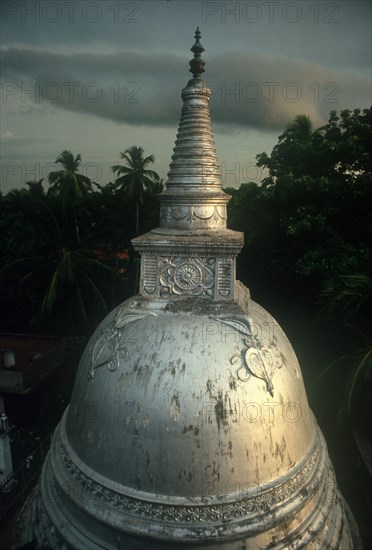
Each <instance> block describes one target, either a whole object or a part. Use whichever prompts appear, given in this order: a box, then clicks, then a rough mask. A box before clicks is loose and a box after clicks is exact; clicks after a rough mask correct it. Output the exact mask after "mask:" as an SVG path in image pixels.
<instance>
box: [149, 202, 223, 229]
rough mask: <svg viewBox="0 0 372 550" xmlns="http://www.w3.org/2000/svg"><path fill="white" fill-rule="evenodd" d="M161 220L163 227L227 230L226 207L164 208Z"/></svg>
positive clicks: (169, 206)
mask: <svg viewBox="0 0 372 550" xmlns="http://www.w3.org/2000/svg"><path fill="white" fill-rule="evenodd" d="M160 219H161V226H162V227H171V228H178V229H180V228H185V229H187V228H190V229H191V228H193V229H197V228H201V229H208V228H209V229H225V228H226V206H216V205H203V206H171V205H168V206H162V207H161V212H160Z"/></svg>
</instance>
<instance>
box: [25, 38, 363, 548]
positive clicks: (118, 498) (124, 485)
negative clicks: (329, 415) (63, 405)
mask: <svg viewBox="0 0 372 550" xmlns="http://www.w3.org/2000/svg"><path fill="white" fill-rule="evenodd" d="M199 39H200V33H198V32H197V33H196V43H195V45H194V46H193V52H194V55H195V58H194V60H193V62H192V63H190V65H191V67H192V71H193V72H194V76H195V78H194V79H192V80H190V81H189V83H188V85H187V86H186V88H185V89H184V90H183V92H182V98H183V102H184V105H183V110H182V115H181V122H180V128H179V132H178V135H177V140H176V146H175V149H174V155H173V157H172V159H173V160H172V163H171V166H170V172H169V179H168V182H167V187H166V190H165V191H164V192H163V193H162V195H161V205H162V207H161V208H162V209H161V216H162V218H161V227H160V228H158V229H155V230H153V231H151V232H150V233H148V234H146V235H143V236H141V237H138V238H136V239H134V241H133V242H134V246H135V247H136V249H137V250H138V251H139V252H140V253H141V282H140V294H139V295H137V296H135V297H133V298H131V299H129V300H127V301H126V302H124V303H123V304H121V305H119V306H118V307H116V308H115V309H114V310H113V311H112V312H111V313H110V314H109V315H108V316H107V317H106V319H104V321H103V322H102V323H101V324H100V326H99V327H98V328H97V330H96V331H95V333H94V334H93V336H92V338H91V339H90V341H89V343H88V345H87V347H86V349H85V351H84V354H83V356H82V358H81V362H80V365H79V369H78V373H77V376H76V381H75V386H74V391H73V396H72V399H71V403H70V405H69V407H68V408H67V410H66V412H65V415H64V417H63V419H62V421H61V422H60V424H59V426H58V428H57V429H56V432H55V434H54V437H53V442H52V446H51V449H50V452H49V454H48V457H47V459H46V461H45V464H44V467H43V471H42V475H41V480H40V484H39V485H38V488H37V491H36V493H35V495H34V497H33V499H32V500H31V504H29V505H28V508H26V511H25V512H24V514H23V517H24V518H26V520H25V529H24V536H23V541H22V542H27V541H28V540H30V539H31V538H32V537H35V538H36V540H37V544H38V548H52V549H57V548H66V550H67V549H72V548H74V549H86V550H98V549H112V550H113V549H118V548H121V549H125V550H145V549H148V548H154V549H157V550H174V549H176V548H183V549H188V548H190V549H191V548H193V549H194V548H195V549H196V548H200V549H201V548H208V549H210V550H213V549H215V550H217V549H224V550H244V549H245V550H261V549H267V550H268V549H277V550H279V549H282V550H284V549H292V550H294V549H300V548H307V549H308V550H317V549H318V550H323V549H324V550H325V549H328V550H336V549H337V550H338V549H344V550H350V549H351V548H353V541H352V539H351V534H350V529H349V524H348V519H347V516H346V514H345V511H344V505H343V500H342V497H341V496H340V494H339V491H338V488H337V484H336V481H335V477H334V473H333V469H332V466H331V464H330V461H329V458H328V453H327V448H326V444H325V442H324V439H323V437H322V435H321V433H320V430H319V428H318V426H317V424H316V421H315V418H314V416H313V414H312V412H311V410H310V408H309V405H308V402H307V397H306V392H305V388H304V384H303V380H302V376H301V370H300V366H299V364H298V361H297V358H296V355H295V353H294V351H293V348H292V346H291V344H290V342H289V341H288V339H287V337H286V336H285V334H284V332H283V330H282V329H281V328H280V326H279V325H278V323H277V322H276V321H275V320H274V319H273V318H272V317H271V315H270V314H269V313H268V312H267V311H265V310H264V309H263V308H262V307H260V306H259V305H258V304H256V303H255V302H254V301H253V300H252V299H251V298H250V295H249V291H248V290H247V289H246V288H245V287H244V286H243V285H242V284H241V283H239V282H237V281H236V277H235V258H236V255H237V254H238V253H239V251H240V249H241V247H242V245H243V236H242V234H241V233H237V232H234V231H231V230H227V229H226V203H227V201H228V198H229V197H228V196H227V195H225V194H224V193H223V191H222V187H221V180H220V177H219V174H218V163H217V158H216V154H215V146H214V140H213V135H212V131H211V124H210V117H209V111H208V101H209V97H210V91H209V90H208V88H207V87H206V85H205V83H204V82H203V81H202V80H201V78H200V74H201V72H203V70H204V61H203V60H202V59H201V57H200V54H201V52H202V49H201V48H202V46H201V45H200V42H199Z"/></svg>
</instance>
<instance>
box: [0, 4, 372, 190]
mask: <svg viewBox="0 0 372 550" xmlns="http://www.w3.org/2000/svg"><path fill="white" fill-rule="evenodd" d="M371 5H372V4H371V2H369V1H365V2H364V1H358V0H357V1H350V0H341V1H337V2H324V1H322V2H316V1H313V0H312V1H309V2H308V1H301V0H298V1H295V2H289V1H288V2H287V1H263V2H244V1H242V2H235V1H232V2H201V1H198V0H195V1H180V0H168V1H165V0H164V1H163V0H162V1H156V0H155V1H154V0H151V1H136V2H126V1H121V0H116V1H115V0H112V1H111V0H107V1H84V0H82V1H78V0H61V1H59V2H57V1H49V0H45V1H6V0H3V1H2V3H1V10H2V11H1V27H2V28H1V30H2V34H1V48H2V50H1V69H2V71H1V115H2V116H1V161H2V169H1V176H2V178H1V180H2V181H1V190H2V192H3V193H6V192H7V191H9V189H11V188H14V187H21V186H22V185H24V183H25V182H26V181H27V180H34V179H39V178H41V177H43V176H44V177H45V176H47V174H48V172H49V171H50V170H53V169H55V165H54V164H53V163H54V161H55V159H56V158H57V156H58V155H59V153H60V152H61V151H63V150H64V149H70V150H71V151H72V152H73V153H74V154H75V155H76V154H77V153H80V154H81V155H82V159H83V160H82V171H83V172H84V173H85V174H86V175H88V176H89V177H91V178H92V179H93V180H95V181H97V182H98V183H101V184H104V183H106V182H108V181H109V180H110V179H111V180H112V179H113V174H112V173H111V172H110V166H111V165H112V164H115V163H117V162H118V161H119V160H120V156H119V155H120V151H124V150H125V149H126V148H128V147H130V146H131V145H139V146H142V147H143V148H144V150H145V153H146V154H147V155H148V154H154V156H155V164H154V166H153V168H154V169H155V170H156V171H158V172H159V174H160V176H161V177H163V178H165V179H166V174H167V171H168V167H169V162H170V160H171V154H172V149H173V146H174V141H175V136H176V132H177V127H178V121H179V117H180V112H181V106H182V101H181V97H180V93H181V89H182V88H183V87H184V86H185V85H186V83H187V81H188V80H189V78H191V74H190V73H188V68H189V65H188V62H189V60H190V59H191V57H192V54H191V52H190V47H191V46H192V44H193V42H194V32H195V28H196V26H199V27H200V30H201V32H202V43H203V46H204V47H205V50H206V51H205V52H204V54H203V57H204V59H205V61H206V72H205V74H204V79H205V81H206V82H207V83H208V84H209V85H210V87H211V88H212V91H213V94H212V99H211V115H212V120H213V127H214V134H215V139H216V145H217V153H218V157H219V161H220V163H221V170H222V177H223V184H224V185H226V186H230V185H238V184H239V183H242V182H244V181H247V180H256V181H258V180H259V179H260V178H261V176H262V174H261V173H260V172H259V171H258V170H257V169H256V168H255V166H254V164H255V156H256V155H257V154H258V153H261V152H262V151H266V152H268V153H269V152H270V151H271V149H272V147H273V146H274V145H275V143H276V142H277V138H278V135H279V134H280V133H281V132H282V131H283V130H284V129H285V127H286V125H287V124H288V123H289V122H291V120H293V118H294V117H295V116H296V115H298V114H307V115H309V116H310V117H311V119H312V121H313V124H314V127H317V126H320V125H322V124H324V123H326V121H327V119H328V114H329V111H331V110H337V111H340V110H342V109H346V108H349V109H355V108H362V109H363V108H366V107H369V106H370V105H371V103H372V101H371Z"/></svg>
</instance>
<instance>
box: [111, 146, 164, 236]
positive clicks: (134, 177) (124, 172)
mask: <svg viewBox="0 0 372 550" xmlns="http://www.w3.org/2000/svg"><path fill="white" fill-rule="evenodd" d="M143 153H144V151H143V149H142V147H137V146H136V145H132V147H129V149H126V150H125V151H124V153H120V158H121V159H123V160H124V165H120V164H115V165H114V166H112V171H113V172H114V174H116V180H115V185H116V186H117V188H118V189H119V190H120V191H121V192H122V193H127V194H128V195H129V196H130V197H133V198H134V200H135V203H136V234H137V235H139V205H140V204H142V202H143V195H144V191H145V189H146V188H147V187H148V186H151V185H152V184H153V183H154V181H156V180H159V176H158V174H157V173H156V172H154V171H153V170H149V169H148V168H147V166H148V165H149V164H150V163H152V162H154V155H149V156H148V157H145V158H144V157H143Z"/></svg>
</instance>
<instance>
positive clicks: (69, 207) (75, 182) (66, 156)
mask: <svg viewBox="0 0 372 550" xmlns="http://www.w3.org/2000/svg"><path fill="white" fill-rule="evenodd" d="M56 163H58V164H61V165H62V170H58V171H55V172H50V174H49V176H48V180H49V184H50V186H51V187H50V189H51V191H52V192H53V193H57V194H58V195H59V196H60V197H61V201H62V209H63V211H64V214H68V213H71V214H72V215H73V217H74V222H75V230H76V236H77V240H78V242H80V231H79V224H78V221H77V214H76V206H77V204H78V203H79V202H80V201H81V200H82V199H84V198H86V197H87V196H88V193H89V192H90V191H91V190H92V182H91V180H90V179H89V178H88V177H87V176H84V175H83V174H80V173H78V169H79V165H80V163H81V155H80V154H79V155H77V156H76V157H74V155H73V154H72V153H71V151H67V150H65V151H62V153H61V154H60V155H59V156H58V157H57V159H56Z"/></svg>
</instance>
